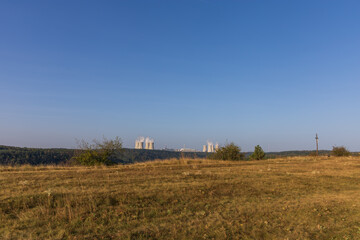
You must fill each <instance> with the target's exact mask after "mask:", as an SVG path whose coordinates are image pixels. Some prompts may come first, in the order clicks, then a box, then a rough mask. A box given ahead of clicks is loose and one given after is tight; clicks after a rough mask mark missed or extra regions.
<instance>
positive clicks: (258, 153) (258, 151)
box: [250, 145, 265, 160]
mask: <svg viewBox="0 0 360 240" xmlns="http://www.w3.org/2000/svg"><path fill="white" fill-rule="evenodd" d="M264 158H265V152H264V150H263V149H262V148H261V147H260V145H257V146H255V150H254V152H253V154H251V156H250V159H253V160H261V159H264Z"/></svg>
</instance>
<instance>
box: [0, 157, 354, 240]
mask: <svg viewBox="0 0 360 240" xmlns="http://www.w3.org/2000/svg"><path fill="white" fill-rule="evenodd" d="M0 186H1V188H0V239H360V158H355V157H348V158H328V157H319V158H313V157H301V158H300V157H296V158H283V159H273V160H264V161H246V162H245V161H244V162H224V161H214V160H190V159H182V160H166V161H161V162H160V161H156V162H149V163H142V164H134V165H127V166H113V167H91V168H90V167H89V168H87V167H54V166H52V167H51V166H50V167H46V166H45V167H32V166H21V167H0Z"/></svg>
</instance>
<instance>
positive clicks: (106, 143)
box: [73, 137, 122, 166]
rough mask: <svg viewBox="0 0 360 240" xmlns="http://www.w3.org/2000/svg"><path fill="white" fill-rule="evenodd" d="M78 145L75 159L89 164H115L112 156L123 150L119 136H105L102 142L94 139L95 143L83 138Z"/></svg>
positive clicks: (82, 163)
mask: <svg viewBox="0 0 360 240" xmlns="http://www.w3.org/2000/svg"><path fill="white" fill-rule="evenodd" d="M78 145H79V151H78V152H77V153H76V154H75V156H74V157H73V159H74V160H75V162H76V163H78V164H81V165H87V166H94V165H111V164H114V162H113V161H112V160H111V158H112V157H113V156H114V154H115V153H116V152H121V151H122V142H121V139H120V138H119V137H116V138H115V139H114V140H108V139H106V138H103V141H102V142H100V141H98V140H93V144H90V143H88V142H86V141H84V140H81V141H80V142H79V144H78Z"/></svg>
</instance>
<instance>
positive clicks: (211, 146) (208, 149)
mask: <svg viewBox="0 0 360 240" xmlns="http://www.w3.org/2000/svg"><path fill="white" fill-rule="evenodd" d="M218 149H219V144H218V143H216V144H215V148H214V144H213V143H212V142H209V141H208V142H207V145H203V152H209V153H213V152H215V151H217V150H218Z"/></svg>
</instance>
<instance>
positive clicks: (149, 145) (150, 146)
mask: <svg viewBox="0 0 360 240" xmlns="http://www.w3.org/2000/svg"><path fill="white" fill-rule="evenodd" d="M144 142H145V148H144ZM135 149H147V150H154V139H151V138H149V137H147V138H144V137H138V138H137V139H136V140H135Z"/></svg>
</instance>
